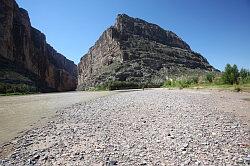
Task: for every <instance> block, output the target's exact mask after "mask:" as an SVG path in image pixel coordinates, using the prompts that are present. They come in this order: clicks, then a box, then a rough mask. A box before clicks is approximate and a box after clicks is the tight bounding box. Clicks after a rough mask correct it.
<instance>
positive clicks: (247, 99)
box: [242, 98, 250, 101]
mask: <svg viewBox="0 0 250 166" xmlns="http://www.w3.org/2000/svg"><path fill="white" fill-rule="evenodd" d="M242 100H245V101H250V98H244V99H242Z"/></svg>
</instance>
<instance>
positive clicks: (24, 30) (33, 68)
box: [0, 0, 77, 92]
mask: <svg viewBox="0 0 250 166" xmlns="http://www.w3.org/2000/svg"><path fill="white" fill-rule="evenodd" d="M76 73H77V68H76V65H75V64H74V62H73V61H70V60H68V59H66V58H65V57H64V56H63V55H61V54H60V53H58V52H57V51H56V50H55V49H53V48H52V47H51V46H50V45H49V44H48V43H46V37H45V35H44V34H43V33H41V32H40V31H39V30H37V29H35V28H33V27H32V26H31V23H30V19H29V15H28V12H27V11H26V10H24V9H22V8H19V7H18V5H17V3H16V2H15V1H14V0H1V1H0V74H1V75H0V82H3V83H24V84H28V85H33V86H35V87H37V88H38V90H39V91H44V92H50V91H67V90H74V89H75V88H76V83H77V82H76V77H77V74H76Z"/></svg>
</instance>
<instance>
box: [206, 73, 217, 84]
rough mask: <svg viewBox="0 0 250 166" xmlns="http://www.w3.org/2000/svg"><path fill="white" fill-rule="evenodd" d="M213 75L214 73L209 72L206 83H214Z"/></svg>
mask: <svg viewBox="0 0 250 166" xmlns="http://www.w3.org/2000/svg"><path fill="white" fill-rule="evenodd" d="M214 78H215V75H214V73H212V72H210V73H207V74H206V81H207V82H209V83H212V82H213V81H214Z"/></svg>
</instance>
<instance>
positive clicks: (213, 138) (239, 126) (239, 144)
mask: <svg viewBox="0 0 250 166" xmlns="http://www.w3.org/2000/svg"><path fill="white" fill-rule="evenodd" d="M228 96H229V97H228ZM240 96H241V94H238V93H231V92H216V93H215V92H212V91H196V90H166V89H153V90H144V91H142V90H140V91H133V92H124V93H118V94H115V95H111V96H106V97H102V98H98V99H95V100H93V101H90V102H86V103H81V104H76V105H74V106H72V107H68V108H65V109H62V110H60V111H58V112H57V118H56V119H55V120H54V121H50V122H49V123H47V124H46V125H44V126H41V127H37V128H33V129H31V130H29V131H27V132H26V133H24V134H23V135H22V136H19V137H17V138H15V139H13V140H12V141H11V142H9V143H7V144H5V145H3V146H2V147H1V148H0V153H1V155H2V156H0V158H1V160H0V165H86V166H90V165H96V166H112V165H124V166H128V165H132V166H133V165H160V166H164V165H166V166H168V165H173V166H176V165H180V166H185V165H210V166H211V165H214V166H217V165H248V164H249V162H250V155H249V154H250V147H249V145H250V143H249V140H250V132H249V126H248V124H247V120H249V119H246V117H245V118H242V117H240V116H237V115H236V114H235V113H233V112H230V111H225V110H230V109H231V110H232V111H233V110H234V109H236V111H237V109H241V110H242V109H249V108H250V102H249V101H246V100H241V97H240ZM248 96H249V95H248ZM248 111H250V110H248ZM8 151H9V153H8ZM4 153H5V156H4V155H3V154H4ZM7 154H8V155H7Z"/></svg>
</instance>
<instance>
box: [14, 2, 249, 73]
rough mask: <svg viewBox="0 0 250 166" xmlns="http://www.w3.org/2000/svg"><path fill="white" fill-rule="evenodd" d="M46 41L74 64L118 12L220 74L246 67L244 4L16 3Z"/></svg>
mask: <svg viewBox="0 0 250 166" xmlns="http://www.w3.org/2000/svg"><path fill="white" fill-rule="evenodd" d="M17 3H18V4H19V6H20V7H22V8H24V9H26V10H28V12H29V15H30V19H31V23H32V25H33V26H34V27H35V28H37V29H39V30H40V31H42V32H43V33H44V34H45V35H46V37H47V41H48V43H50V44H51V45H52V46H53V47H54V48H55V49H56V50H57V51H58V52H60V53H62V54H64V55H65V56H66V57H67V58H69V59H71V60H73V61H74V62H75V63H76V64H78V63H79V61H80V58H81V57H82V56H83V55H84V54H85V53H87V52H88V49H89V48H90V47H91V46H92V45H94V43H95V41H96V40H97V39H98V38H99V36H100V35H101V34H102V32H103V31H104V30H105V29H107V28H108V27H110V26H111V25H113V24H114V22H115V18H116V16H117V14H118V13H126V14H128V15H129V16H132V17H137V18H142V19H144V20H146V21H148V22H152V23H155V24H158V25H160V26H161V27H162V28H164V29H168V30H171V31H173V32H175V33H176V34H177V35H178V36H180V37H181V38H182V39H183V40H184V41H186V42H187V43H188V44H189V45H190V46H191V48H192V49H193V50H194V51H196V52H199V53H201V54H202V55H203V56H205V57H206V58H207V59H208V61H209V62H210V64H212V65H213V66H214V67H216V68H218V69H220V70H222V69H224V66H225V64H226V63H231V64H233V63H235V64H237V65H238V66H239V67H240V68H241V67H245V68H250V0H72V1H70V0H17Z"/></svg>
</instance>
